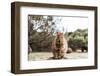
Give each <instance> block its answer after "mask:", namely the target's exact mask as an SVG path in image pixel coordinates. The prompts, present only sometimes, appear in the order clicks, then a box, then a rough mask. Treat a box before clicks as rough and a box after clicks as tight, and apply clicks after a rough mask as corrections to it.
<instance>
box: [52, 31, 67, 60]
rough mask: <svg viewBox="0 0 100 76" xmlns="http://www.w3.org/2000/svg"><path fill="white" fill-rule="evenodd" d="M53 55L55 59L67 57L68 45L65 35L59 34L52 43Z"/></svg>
mask: <svg viewBox="0 0 100 76" xmlns="http://www.w3.org/2000/svg"><path fill="white" fill-rule="evenodd" d="M51 48H52V53H53V58H54V59H62V58H64V57H65V55H66V52H67V49H68V44H67V40H66V39H65V38H64V34H63V33H60V32H57V35H56V37H55V39H54V40H53V42H52V46H51Z"/></svg>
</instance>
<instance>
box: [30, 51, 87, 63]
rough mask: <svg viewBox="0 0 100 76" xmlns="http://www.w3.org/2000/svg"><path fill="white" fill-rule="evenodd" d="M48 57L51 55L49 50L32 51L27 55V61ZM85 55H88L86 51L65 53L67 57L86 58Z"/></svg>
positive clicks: (46, 58)
mask: <svg viewBox="0 0 100 76" xmlns="http://www.w3.org/2000/svg"><path fill="white" fill-rule="evenodd" d="M50 57H52V53H51V52H34V53H30V54H29V55H28V60H29V61H33V60H48V59H50ZM87 57H88V53H77V52H73V53H70V54H66V58H67V59H83V58H87Z"/></svg>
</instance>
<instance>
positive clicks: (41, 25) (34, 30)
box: [28, 15, 88, 52]
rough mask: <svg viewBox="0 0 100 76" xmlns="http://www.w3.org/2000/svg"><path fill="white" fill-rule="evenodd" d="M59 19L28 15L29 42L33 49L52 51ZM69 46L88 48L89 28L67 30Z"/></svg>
mask: <svg viewBox="0 0 100 76" xmlns="http://www.w3.org/2000/svg"><path fill="white" fill-rule="evenodd" d="M58 22H60V20H59V19H56V20H55V19H54V17H53V16H43V15H29V16H28V44H29V45H30V46H31V48H32V51H33V52H36V51H39V52H42V51H51V43H52V41H53V39H54V37H55V32H56V31H55V30H56V25H57V23H58ZM64 36H65V38H66V40H67V41H68V46H69V47H70V48H71V49H72V50H73V51H76V50H77V49H82V48H83V49H84V48H85V49H87V48H88V29H77V30H76V31H74V32H67V31H66V32H65V35H64Z"/></svg>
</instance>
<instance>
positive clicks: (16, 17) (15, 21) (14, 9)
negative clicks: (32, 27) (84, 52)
mask: <svg viewBox="0 0 100 76" xmlns="http://www.w3.org/2000/svg"><path fill="white" fill-rule="evenodd" d="M22 6H23V7H42V8H57V9H59V8H60V9H75V10H77V9H79V10H93V11H94V13H95V14H94V16H95V18H94V30H95V31H94V33H95V37H94V48H95V49H94V51H95V53H94V65H90V66H80V67H76V66H75V67H61V68H46V69H28V70H21V69H20V32H21V30H20V7H22ZM97 32H98V31H97V7H94V6H79V5H78V6H77V5H63V4H47V3H31V2H30V3H29V2H13V3H11V72H12V73H15V74H25V73H40V72H57V71H73V70H88V69H97V55H98V54H97Z"/></svg>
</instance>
